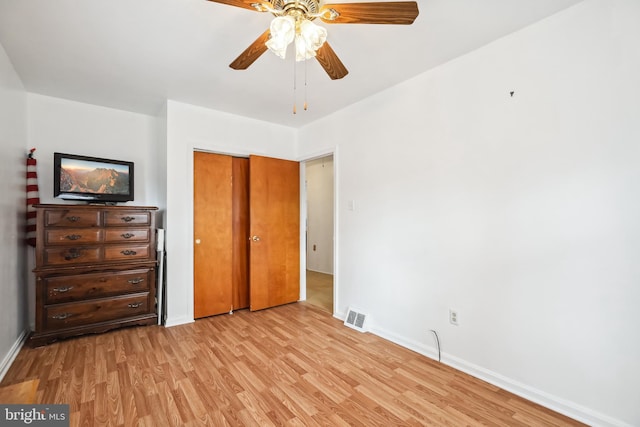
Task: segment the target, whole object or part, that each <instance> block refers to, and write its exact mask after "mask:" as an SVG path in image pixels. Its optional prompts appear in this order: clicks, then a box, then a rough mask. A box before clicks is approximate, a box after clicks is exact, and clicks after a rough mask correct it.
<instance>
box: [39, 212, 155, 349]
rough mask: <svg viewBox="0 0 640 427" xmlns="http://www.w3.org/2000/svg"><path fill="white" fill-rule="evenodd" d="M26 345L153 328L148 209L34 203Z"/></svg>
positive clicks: (152, 248)
mask: <svg viewBox="0 0 640 427" xmlns="http://www.w3.org/2000/svg"><path fill="white" fill-rule="evenodd" d="M36 210H37V212H38V217H37V218H38V219H37V237H36V238H37V243H36V268H35V269H34V270H33V271H34V273H35V274H36V327H35V331H34V332H33V334H32V335H31V337H30V342H31V343H32V345H35V346H37V345H42V344H46V343H49V342H52V341H55V340H57V339H60V338H66V337H70V336H74V335H81V334H86V333H98V332H104V331H107V330H109V329H113V328H118V327H122V326H132V325H149V324H155V323H157V314H156V313H157V312H156V302H155V301H156V244H155V213H156V210H157V208H155V207H138V206H102V205H36Z"/></svg>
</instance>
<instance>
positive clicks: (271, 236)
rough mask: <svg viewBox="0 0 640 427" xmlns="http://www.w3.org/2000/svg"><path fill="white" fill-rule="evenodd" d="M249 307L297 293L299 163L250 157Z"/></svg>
mask: <svg viewBox="0 0 640 427" xmlns="http://www.w3.org/2000/svg"><path fill="white" fill-rule="evenodd" d="M249 162H250V163H249V164H250V166H249V182H250V186H249V200H250V214H249V215H250V232H251V243H250V250H249V258H250V262H249V283H250V285H249V286H250V298H251V300H250V301H251V310H261V309H263V308H268V307H273V306H276V305H281V304H287V303H290V302H294V301H297V300H298V299H299V297H300V178H299V176H300V165H299V163H298V162H293V161H288V160H280V159H272V158H268V157H260V156H251V157H250V159H249Z"/></svg>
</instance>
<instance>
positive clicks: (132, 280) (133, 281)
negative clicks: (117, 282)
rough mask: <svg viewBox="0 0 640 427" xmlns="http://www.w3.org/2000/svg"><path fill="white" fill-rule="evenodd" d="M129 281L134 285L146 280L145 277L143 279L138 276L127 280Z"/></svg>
mask: <svg viewBox="0 0 640 427" xmlns="http://www.w3.org/2000/svg"><path fill="white" fill-rule="evenodd" d="M127 282H129V283H130V284H132V285H138V284H140V283H142V282H144V279H142V278H140V277H136V278H135V279H131V280H127Z"/></svg>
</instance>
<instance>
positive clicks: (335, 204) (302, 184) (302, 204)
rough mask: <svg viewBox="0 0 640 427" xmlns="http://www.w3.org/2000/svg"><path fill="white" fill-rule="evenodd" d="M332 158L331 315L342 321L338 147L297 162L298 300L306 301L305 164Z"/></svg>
mask: <svg viewBox="0 0 640 427" xmlns="http://www.w3.org/2000/svg"><path fill="white" fill-rule="evenodd" d="M327 156H333V313H331V315H332V316H333V317H335V318H336V319H340V320H343V319H342V317H340V316H338V315H337V314H336V313H338V310H337V308H338V301H339V298H338V290H339V287H340V280H339V277H338V276H339V275H338V272H339V269H338V259H339V257H338V247H339V245H338V222H339V215H338V147H333V148H331V149H328V150H325V151H318V152H315V153H313V154H311V155H308V156H305V157H303V158H301V159H300V160H299V162H300V165H301V166H304V167H301V168H300V300H301V301H305V300H306V299H307V233H306V231H307V230H306V227H307V186H306V180H307V162H308V161H311V160H316V159H321V158H323V157H327Z"/></svg>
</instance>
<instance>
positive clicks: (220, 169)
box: [193, 152, 233, 319]
mask: <svg viewBox="0 0 640 427" xmlns="http://www.w3.org/2000/svg"><path fill="white" fill-rule="evenodd" d="M193 176H194V182H193V217H194V218H193V238H194V239H193V293H194V295H193V299H194V317H195V318H196V319H197V318H200V317H206V316H211V315H214V314H220V313H228V312H229V311H231V310H232V309H233V294H232V262H233V255H232V250H231V248H232V247H233V232H232V231H233V228H232V209H233V208H232V158H231V157H230V156H223V155H219V154H211V153H203V152H194V153H193Z"/></svg>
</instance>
